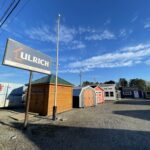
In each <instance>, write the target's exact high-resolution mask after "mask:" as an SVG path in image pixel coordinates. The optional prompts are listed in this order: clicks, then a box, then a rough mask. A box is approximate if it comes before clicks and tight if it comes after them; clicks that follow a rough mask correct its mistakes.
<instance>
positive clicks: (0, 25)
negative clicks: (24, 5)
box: [0, 0, 20, 28]
mask: <svg viewBox="0 0 150 150" xmlns="http://www.w3.org/2000/svg"><path fill="white" fill-rule="evenodd" d="M19 2H20V0H18V2H17V3H16V4H15V5H14V7H13V8H12V10H11V11H10V12H9V14H8V15H7V16H6V18H5V19H4V21H3V22H2V23H1V24H0V28H1V27H2V26H3V24H4V23H5V22H6V20H7V19H8V17H9V16H10V15H11V14H12V12H13V11H14V10H15V8H16V7H17V6H18V4H19Z"/></svg>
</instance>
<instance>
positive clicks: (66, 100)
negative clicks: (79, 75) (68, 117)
mask: <svg viewBox="0 0 150 150" xmlns="http://www.w3.org/2000/svg"><path fill="white" fill-rule="evenodd" d="M57 90H58V94H57V113H61V112H64V111H67V110H71V109H72V87H70V86H62V85H58V88H57ZM54 91H55V85H50V92H49V103H48V115H52V111H53V105H54Z"/></svg>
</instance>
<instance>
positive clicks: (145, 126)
mask: <svg viewBox="0 0 150 150" xmlns="http://www.w3.org/2000/svg"><path fill="white" fill-rule="evenodd" d="M12 114H14V111H10V110H4V109H0V150H1V149H2V150H38V149H42V150H84V149H86V150H100V149H102V150H150V101H149V100H122V101H117V102H106V103H105V104H102V105H98V106H96V107H90V108H85V109H73V110H72V111H69V112H65V113H62V114H60V115H58V118H59V119H58V120H57V121H55V122H53V121H52V120H51V118H48V117H40V116H37V117H34V118H32V119H31V120H30V124H29V126H28V129H27V130H22V122H17V121H14V120H13V119H11V118H10V117H9V116H10V115H12Z"/></svg>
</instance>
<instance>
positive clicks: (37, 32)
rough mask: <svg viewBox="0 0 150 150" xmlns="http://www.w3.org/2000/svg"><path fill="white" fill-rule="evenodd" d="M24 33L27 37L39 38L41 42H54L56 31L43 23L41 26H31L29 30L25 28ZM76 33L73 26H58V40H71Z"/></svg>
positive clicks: (67, 41) (64, 41)
mask: <svg viewBox="0 0 150 150" xmlns="http://www.w3.org/2000/svg"><path fill="white" fill-rule="evenodd" d="M25 33H26V34H27V35H28V36H29V38H31V39H34V40H39V41H42V42H50V41H51V42H52V43H56V31H55V29H53V30H51V29H50V28H49V26H47V25H44V26H41V27H33V28H31V29H29V30H26V31H25ZM75 35H76V30H75V29H73V28H68V27H66V26H64V25H61V26H60V42H62V43H65V44H66V43H69V42H71V41H72V40H73V39H74V37H75Z"/></svg>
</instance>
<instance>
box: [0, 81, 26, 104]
mask: <svg viewBox="0 0 150 150" xmlns="http://www.w3.org/2000/svg"><path fill="white" fill-rule="evenodd" d="M23 87H24V85H23V84H18V83H4V82H0V107H9V106H20V105H22V95H23Z"/></svg>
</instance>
